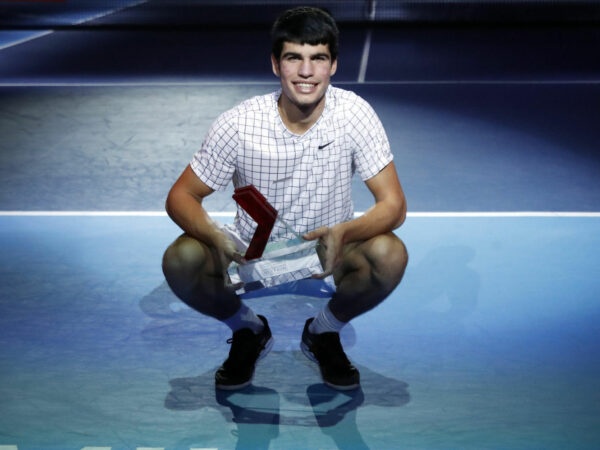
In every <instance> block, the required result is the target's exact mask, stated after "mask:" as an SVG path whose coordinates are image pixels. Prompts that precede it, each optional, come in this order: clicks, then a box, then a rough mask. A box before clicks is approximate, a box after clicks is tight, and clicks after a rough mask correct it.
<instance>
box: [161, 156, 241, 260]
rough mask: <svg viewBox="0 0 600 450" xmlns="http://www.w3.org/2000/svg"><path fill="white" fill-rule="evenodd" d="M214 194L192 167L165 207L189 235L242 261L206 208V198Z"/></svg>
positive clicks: (178, 180)
mask: <svg viewBox="0 0 600 450" xmlns="http://www.w3.org/2000/svg"><path fill="white" fill-rule="evenodd" d="M213 192H214V190H213V189H211V188H210V187H208V186H207V185H206V184H205V183H204V182H203V181H202V180H200V178H198V176H196V174H195V173H194V171H193V170H192V168H191V167H190V166H189V165H188V166H187V167H186V168H185V170H184V171H183V173H182V174H181V175H180V177H179V178H178V179H177V181H176V182H175V184H174V185H173V187H172V188H171V190H170V191H169V194H168V196H167V201H166V205H165V208H166V210H167V214H168V215H169V217H170V218H171V219H172V220H173V222H175V223H176V224H177V225H179V227H180V228H181V229H182V230H183V231H184V232H185V233H186V234H188V235H189V236H191V237H193V238H195V239H197V240H198V241H200V242H203V243H204V244H206V245H207V246H209V247H211V248H216V249H220V250H223V252H224V254H225V256H226V257H227V258H228V259H230V260H231V259H238V258H239V257H238V256H237V255H234V252H235V248H234V245H233V243H232V242H231V241H230V240H229V239H228V238H227V237H226V236H225V234H224V233H223V232H222V231H221V230H220V229H219V228H218V227H217V225H216V224H215V223H214V222H213V220H212V219H211V218H210V217H209V215H208V213H207V212H206V210H205V209H204V207H203V206H202V201H203V200H204V198H206V197H207V196H209V195H210V194H212V193H213Z"/></svg>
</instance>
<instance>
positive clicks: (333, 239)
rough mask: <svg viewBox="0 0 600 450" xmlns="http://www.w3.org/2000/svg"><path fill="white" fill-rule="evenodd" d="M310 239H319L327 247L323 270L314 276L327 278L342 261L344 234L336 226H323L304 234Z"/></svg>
mask: <svg viewBox="0 0 600 450" xmlns="http://www.w3.org/2000/svg"><path fill="white" fill-rule="evenodd" d="M302 237H303V238H304V239H306V240H308V241H314V240H316V239H318V240H319V244H320V245H321V246H323V248H324V249H325V261H324V263H323V272H322V273H320V274H315V275H313V278H325V277H327V276H329V275H331V274H333V271H334V269H335V268H336V267H337V266H338V265H339V264H340V262H341V261H342V251H343V248H344V242H343V235H342V233H340V232H338V229H337V228H336V227H332V228H330V227H321V228H317V229H316V230H314V231H311V232H309V233H306V234H305V235H304V236H302Z"/></svg>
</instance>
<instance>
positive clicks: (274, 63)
mask: <svg viewBox="0 0 600 450" xmlns="http://www.w3.org/2000/svg"><path fill="white" fill-rule="evenodd" d="M271 68H272V69H273V73H274V74H275V76H277V77H278V76H279V75H280V73H281V72H280V71H279V61H277V58H275V55H273V54H272V53H271Z"/></svg>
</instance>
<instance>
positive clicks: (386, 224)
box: [304, 162, 406, 276]
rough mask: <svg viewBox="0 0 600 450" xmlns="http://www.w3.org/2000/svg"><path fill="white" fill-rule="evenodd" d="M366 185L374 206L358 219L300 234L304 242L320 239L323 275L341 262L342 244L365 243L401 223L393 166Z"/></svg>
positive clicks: (400, 199) (403, 213)
mask: <svg viewBox="0 0 600 450" xmlns="http://www.w3.org/2000/svg"><path fill="white" fill-rule="evenodd" d="M366 185H367V187H368V188H369V190H370V191H371V193H372V194H373V197H374V199H375V204H374V205H373V206H372V207H371V208H369V209H368V210H367V211H366V212H365V213H364V214H363V215H362V216H360V217H357V218H356V219H353V220H350V221H348V222H343V223H340V224H337V225H334V226H333V227H331V228H328V227H321V228H318V229H316V230H314V231H312V232H310V233H307V234H305V235H304V238H305V239H308V240H313V239H321V242H322V244H323V245H324V246H325V248H326V254H325V255H326V256H325V267H324V273H323V276H326V275H329V274H330V273H332V271H333V268H334V267H335V266H336V264H337V263H338V262H339V261H340V260H341V256H342V249H343V247H344V245H345V244H348V243H350V242H357V241H366V240H368V239H371V238H373V237H375V236H378V235H380V234H384V233H388V232H390V231H392V230H394V229H395V228H398V227H399V226H400V225H402V224H403V223H404V220H405V218H406V198H405V196H404V191H403V190H402V186H401V185H400V180H399V179H398V174H397V173H396V167H395V165H394V163H393V162H391V163H390V164H388V165H387V166H386V167H385V168H384V169H383V170H382V171H381V172H379V173H378V174H377V175H375V176H374V177H373V178H371V179H369V180H367V182H366Z"/></svg>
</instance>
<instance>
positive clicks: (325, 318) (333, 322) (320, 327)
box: [308, 305, 346, 334]
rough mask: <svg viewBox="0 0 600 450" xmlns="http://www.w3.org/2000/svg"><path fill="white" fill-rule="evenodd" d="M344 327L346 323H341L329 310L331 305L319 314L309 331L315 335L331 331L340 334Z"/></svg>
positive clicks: (326, 306)
mask: <svg viewBox="0 0 600 450" xmlns="http://www.w3.org/2000/svg"><path fill="white" fill-rule="evenodd" d="M344 325H346V322H341V321H339V320H338V319H336V318H335V316H334V315H333V313H332V312H331V310H330V309H329V305H325V308H323V309H322V310H321V312H319V314H317V316H316V317H315V319H314V320H313V321H312V322H311V324H310V325H309V326H308V331H310V332H311V333H313V334H321V333H327V332H330V331H334V332H336V333H339V332H340V330H341V329H342V328H343V327H344Z"/></svg>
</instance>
